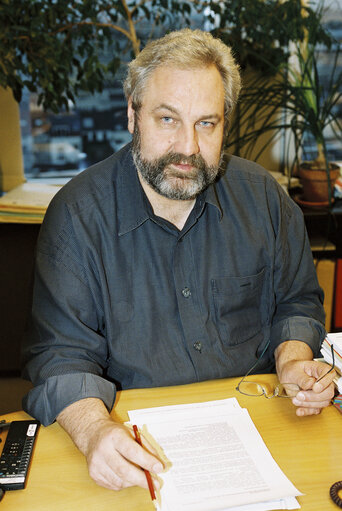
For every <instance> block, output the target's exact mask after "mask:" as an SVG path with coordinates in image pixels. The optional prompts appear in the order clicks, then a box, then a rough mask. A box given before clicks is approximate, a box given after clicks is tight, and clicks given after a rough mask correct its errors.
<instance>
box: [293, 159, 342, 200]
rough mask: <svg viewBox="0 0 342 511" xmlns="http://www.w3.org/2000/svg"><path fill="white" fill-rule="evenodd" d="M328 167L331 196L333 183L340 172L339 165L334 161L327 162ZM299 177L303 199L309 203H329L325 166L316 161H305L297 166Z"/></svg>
mask: <svg viewBox="0 0 342 511" xmlns="http://www.w3.org/2000/svg"><path fill="white" fill-rule="evenodd" d="M329 169H330V173H329V175H330V198H332V197H333V191H334V184H335V181H336V179H337V178H338V176H339V174H340V167H339V166H338V165H337V164H336V163H330V164H329ZM299 177H300V181H301V183H302V185H303V196H302V199H303V201H306V202H311V203H318V204H319V203H322V206H323V205H327V204H329V202H330V201H329V183H328V176H327V172H326V169H325V168H322V167H320V166H319V165H317V163H316V162H310V161H306V162H303V163H301V164H300V166H299Z"/></svg>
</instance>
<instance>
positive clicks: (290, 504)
mask: <svg viewBox="0 0 342 511" xmlns="http://www.w3.org/2000/svg"><path fill="white" fill-rule="evenodd" d="M128 415H129V419H130V422H131V424H137V426H138V427H139V428H140V429H141V430H142V433H143V435H144V436H145V438H147V439H148V440H149V441H150V443H151V444H152V445H153V446H154V447H155V448H156V449H157V451H158V453H159V454H160V456H161V458H162V459H163V460H164V462H165V465H166V467H167V469H166V471H165V472H164V473H163V474H161V475H160V478H161V479H162V487H161V490H160V492H159V493H158V499H157V500H158V503H159V507H160V509H161V510H162V511H174V510H175V509H176V510H177V511H226V510H230V511H233V510H234V511H238V510H239V511H242V510H244V511H245V510H248V511H249V510H250V511H266V510H271V509H272V510H273V509H298V508H299V507H300V506H299V504H298V502H297V500H296V498H295V497H296V496H297V495H302V493H300V492H299V491H298V490H297V489H296V488H295V487H294V486H293V484H292V483H291V482H290V481H289V480H288V479H287V478H286V476H285V475H284V473H283V472H282V471H281V470H280V468H279V467H278V465H277V464H276V462H275V461H274V459H273V458H272V456H271V454H270V452H269V451H268V449H267V448H266V446H265V444H264V442H263V440H262V438H261V436H260V435H259V433H258V431H257V429H256V427H255V426H254V424H253V422H252V420H251V418H250V416H249V414H248V411H247V410H246V409H242V408H241V407H240V406H239V404H238V402H237V400H236V399H235V398H232V399H225V400H220V401H210V402H206V403H194V404H190V405H178V406H164V407H159V408H149V409H144V410H133V411H130V412H128ZM158 477H159V476H158Z"/></svg>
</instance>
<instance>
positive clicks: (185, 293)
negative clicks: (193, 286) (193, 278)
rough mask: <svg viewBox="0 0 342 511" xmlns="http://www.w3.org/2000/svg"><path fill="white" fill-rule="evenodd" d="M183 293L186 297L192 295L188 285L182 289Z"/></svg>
mask: <svg viewBox="0 0 342 511" xmlns="http://www.w3.org/2000/svg"><path fill="white" fill-rule="evenodd" d="M182 295H183V296H184V298H189V296H191V291H190V289H189V288H188V287H185V288H184V289H182Z"/></svg>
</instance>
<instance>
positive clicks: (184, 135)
mask: <svg viewBox="0 0 342 511" xmlns="http://www.w3.org/2000/svg"><path fill="white" fill-rule="evenodd" d="M174 150H175V151H176V152H177V153H182V154H185V155H186V156H191V155H192V154H198V153H199V151H200V149H199V143H198V133H197V131H196V128H195V126H182V127H181V128H180V129H178V130H177V135H176V140H175V147H174Z"/></svg>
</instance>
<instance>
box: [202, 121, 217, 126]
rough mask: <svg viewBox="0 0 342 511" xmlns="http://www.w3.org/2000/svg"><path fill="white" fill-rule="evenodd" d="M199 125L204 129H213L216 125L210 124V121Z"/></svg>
mask: <svg viewBox="0 0 342 511" xmlns="http://www.w3.org/2000/svg"><path fill="white" fill-rule="evenodd" d="M199 125H200V126H201V127H202V128H212V127H213V126H214V123H213V122H210V121H200V122H199Z"/></svg>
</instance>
